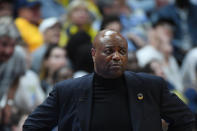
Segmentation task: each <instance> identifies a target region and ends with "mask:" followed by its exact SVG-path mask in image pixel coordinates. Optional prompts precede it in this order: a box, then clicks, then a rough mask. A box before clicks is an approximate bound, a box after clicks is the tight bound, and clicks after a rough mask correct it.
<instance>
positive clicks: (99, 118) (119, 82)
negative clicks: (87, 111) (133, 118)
mask: <svg viewBox="0 0 197 131" xmlns="http://www.w3.org/2000/svg"><path fill="white" fill-rule="evenodd" d="M92 111H93V112H92V117H91V123H90V125H91V126H90V130H91V131H131V122H130V114H129V106H128V93H127V88H126V87H125V82H124V78H123V77H120V78H116V79H104V78H102V77H101V76H98V75H97V74H95V76H94V84H93V110H92Z"/></svg>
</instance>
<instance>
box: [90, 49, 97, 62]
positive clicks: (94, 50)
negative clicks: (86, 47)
mask: <svg viewBox="0 0 197 131" xmlns="http://www.w3.org/2000/svg"><path fill="white" fill-rule="evenodd" d="M91 54H92V59H93V61H94V59H95V54H96V49H94V48H92V49H91Z"/></svg>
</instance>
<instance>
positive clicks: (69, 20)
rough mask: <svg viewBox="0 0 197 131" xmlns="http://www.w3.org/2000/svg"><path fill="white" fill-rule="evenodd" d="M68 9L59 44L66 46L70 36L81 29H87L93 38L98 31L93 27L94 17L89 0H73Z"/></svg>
mask: <svg viewBox="0 0 197 131" xmlns="http://www.w3.org/2000/svg"><path fill="white" fill-rule="evenodd" d="M67 11H68V13H67V16H66V20H65V22H64V24H63V30H62V32H61V37H60V42H59V45H60V46H61V47H65V46H66V44H67V42H68V40H69V39H70V37H71V36H72V35H74V34H76V33H78V32H79V31H85V32H86V33H87V34H88V35H89V36H90V37H91V40H93V39H94V37H95V36H96V33H97V31H96V30H95V29H94V28H93V27H92V22H93V19H92V16H91V15H90V10H89V9H88V3H87V1H81V0H77V1H72V2H71V3H70V4H69V5H68V8H67Z"/></svg>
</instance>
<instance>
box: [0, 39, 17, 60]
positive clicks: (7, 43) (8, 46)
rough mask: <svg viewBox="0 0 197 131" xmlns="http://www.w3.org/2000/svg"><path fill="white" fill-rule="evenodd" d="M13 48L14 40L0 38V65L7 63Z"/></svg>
mask: <svg viewBox="0 0 197 131" xmlns="http://www.w3.org/2000/svg"><path fill="white" fill-rule="evenodd" d="M14 47H15V40H14V39H12V38H10V37H8V36H3V37H0V63H2V62H5V61H7V60H8V59H9V58H10V57H11V56H12V54H13V52H14Z"/></svg>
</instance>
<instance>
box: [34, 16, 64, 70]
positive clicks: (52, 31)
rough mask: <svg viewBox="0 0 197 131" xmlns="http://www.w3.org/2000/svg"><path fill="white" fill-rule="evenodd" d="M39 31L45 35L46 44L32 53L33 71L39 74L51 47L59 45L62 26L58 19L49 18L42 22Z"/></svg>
mask: <svg viewBox="0 0 197 131" xmlns="http://www.w3.org/2000/svg"><path fill="white" fill-rule="evenodd" d="M39 30H40V32H41V33H42V35H43V39H44V43H43V44H42V46H41V47H39V48H38V49H36V50H35V51H34V52H33V53H32V70H33V71H35V72H36V73H39V71H40V68H41V63H42V60H43V57H44V54H45V52H46V50H47V48H48V46H50V45H58V42H59V39H60V31H61V25H60V22H59V20H58V19H57V18H55V17H52V18H47V19H44V20H43V21H42V23H41V24H40V26H39Z"/></svg>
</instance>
